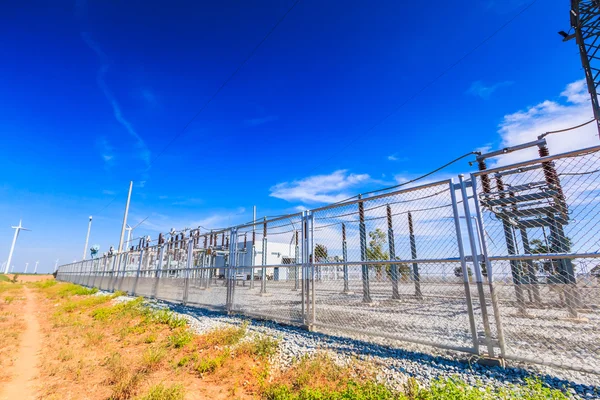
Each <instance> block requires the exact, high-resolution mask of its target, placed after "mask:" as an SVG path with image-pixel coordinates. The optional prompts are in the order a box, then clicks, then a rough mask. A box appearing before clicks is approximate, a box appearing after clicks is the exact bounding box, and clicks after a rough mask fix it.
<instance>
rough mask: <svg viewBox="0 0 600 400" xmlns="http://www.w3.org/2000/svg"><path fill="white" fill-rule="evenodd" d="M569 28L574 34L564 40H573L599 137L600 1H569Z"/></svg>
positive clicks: (565, 36) (566, 36)
mask: <svg viewBox="0 0 600 400" xmlns="http://www.w3.org/2000/svg"><path fill="white" fill-rule="evenodd" d="M570 14H571V27H572V28H573V29H574V31H575V33H574V34H573V35H565V34H563V32H561V34H562V35H563V36H564V38H565V39H564V40H569V39H572V38H573V37H574V38H575V40H576V42H577V46H578V47H579V54H580V56H581V64H582V66H583V71H584V73H585V79H586V81H587V86H588V91H589V93H590V96H591V100H592V109H593V111H594V118H595V119H596V126H597V128H598V134H599V136H600V104H599V103H598V93H597V89H598V86H600V57H599V55H598V50H599V49H600V0H571V13H570Z"/></svg>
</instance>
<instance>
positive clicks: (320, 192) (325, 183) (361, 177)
mask: <svg viewBox="0 0 600 400" xmlns="http://www.w3.org/2000/svg"><path fill="white" fill-rule="evenodd" d="M370 181H371V177H370V176H369V175H368V174H351V173H348V171H347V170H343V169H341V170H337V171H335V172H333V173H331V174H329V175H315V176H309V177H307V178H304V179H300V180H295V181H292V182H283V183H278V184H277V185H275V186H273V187H271V189H270V190H271V194H270V196H271V197H276V198H278V199H283V200H287V201H302V202H305V203H332V202H336V201H340V200H343V199H345V198H348V197H350V196H351V195H350V194H349V193H347V192H346V190H347V189H350V188H354V187H357V186H359V185H362V184H365V183H368V182H370Z"/></svg>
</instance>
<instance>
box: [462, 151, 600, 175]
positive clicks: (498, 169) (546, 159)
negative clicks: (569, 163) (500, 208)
mask: <svg viewBox="0 0 600 400" xmlns="http://www.w3.org/2000/svg"><path fill="white" fill-rule="evenodd" d="M598 151H600V145H599V146H592V147H586V148H583V149H579V150H572V151H567V152H564V153H559V154H555V155H550V156H546V157H540V158H534V159H533V160H527V161H520V162H517V163H513V164H509V165H504V166H502V167H496V168H490V169H486V170H483V171H477V172H473V173H471V176H472V177H478V176H481V175H488V174H495V173H497V172H502V171H506V170H507V169H514V168H521V167H526V166H529V165H533V164H540V163H543V162H549V161H554V160H557V159H561V158H571V157H577V156H579V155H582V154H588V153H596V152H598Z"/></svg>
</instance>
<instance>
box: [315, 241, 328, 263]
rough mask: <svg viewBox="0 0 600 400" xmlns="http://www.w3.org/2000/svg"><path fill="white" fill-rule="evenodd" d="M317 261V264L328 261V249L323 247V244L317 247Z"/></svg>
mask: <svg viewBox="0 0 600 400" xmlns="http://www.w3.org/2000/svg"><path fill="white" fill-rule="evenodd" d="M315 260H316V261H317V262H318V261H325V260H327V247H325V245H323V244H317V245H315Z"/></svg>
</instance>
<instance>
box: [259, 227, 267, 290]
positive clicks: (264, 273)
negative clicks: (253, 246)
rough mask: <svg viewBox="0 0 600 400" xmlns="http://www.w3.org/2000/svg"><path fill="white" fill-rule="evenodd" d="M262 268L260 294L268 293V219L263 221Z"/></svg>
mask: <svg viewBox="0 0 600 400" xmlns="http://www.w3.org/2000/svg"><path fill="white" fill-rule="evenodd" d="M261 265H262V268H261V269H260V294H266V293H267V267H265V265H267V217H265V218H264V221H263V239H262V263H261Z"/></svg>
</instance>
